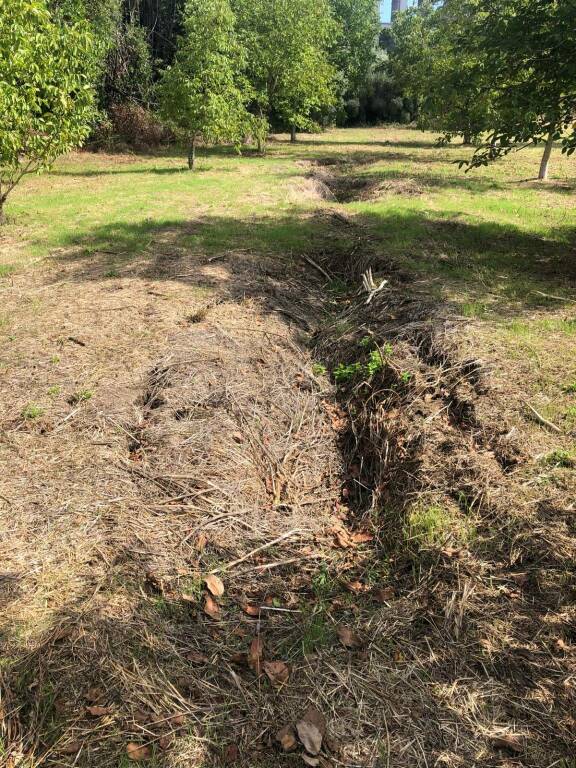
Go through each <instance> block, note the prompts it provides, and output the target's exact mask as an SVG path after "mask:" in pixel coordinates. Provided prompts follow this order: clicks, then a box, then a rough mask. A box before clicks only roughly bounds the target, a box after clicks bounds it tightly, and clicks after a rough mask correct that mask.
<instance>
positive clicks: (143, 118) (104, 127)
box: [90, 102, 174, 151]
mask: <svg viewBox="0 0 576 768" xmlns="http://www.w3.org/2000/svg"><path fill="white" fill-rule="evenodd" d="M173 139H174V136H173V134H172V132H171V131H170V130H169V129H168V128H166V126H165V125H164V124H163V123H162V122H160V120H159V119H158V118H157V117H156V116H155V115H154V114H153V113H152V112H151V111H150V110H148V109H145V108H144V107H141V106H140V105H139V104H134V103H130V102H127V103H125V104H113V105H112V106H111V107H110V108H109V110H108V114H107V115H105V116H104V117H103V118H102V119H101V121H100V122H99V124H98V126H97V127H96V129H95V130H94V132H93V134H92V138H91V140H90V146H91V147H92V148H94V149H107V150H114V149H121V148H123V147H130V148H132V149H135V150H138V151H140V150H146V149H157V148H158V147H160V146H162V145H165V144H168V143H170V142H171V141H173Z"/></svg>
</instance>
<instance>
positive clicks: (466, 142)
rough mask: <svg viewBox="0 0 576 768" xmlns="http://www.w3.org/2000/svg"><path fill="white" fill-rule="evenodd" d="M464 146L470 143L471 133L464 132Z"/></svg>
mask: <svg viewBox="0 0 576 768" xmlns="http://www.w3.org/2000/svg"><path fill="white" fill-rule="evenodd" d="M462 143H463V144H464V146H465V147H469V146H470V145H471V144H472V134H471V133H465V134H464V136H463V141H462Z"/></svg>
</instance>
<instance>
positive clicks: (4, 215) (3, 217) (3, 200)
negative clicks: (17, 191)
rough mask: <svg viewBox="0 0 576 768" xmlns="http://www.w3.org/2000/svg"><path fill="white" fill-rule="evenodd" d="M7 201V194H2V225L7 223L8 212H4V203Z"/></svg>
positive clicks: (0, 216)
mask: <svg viewBox="0 0 576 768" xmlns="http://www.w3.org/2000/svg"><path fill="white" fill-rule="evenodd" d="M5 202H6V195H0V226H2V224H6V214H5V213H4V203H5Z"/></svg>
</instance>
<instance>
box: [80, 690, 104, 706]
mask: <svg viewBox="0 0 576 768" xmlns="http://www.w3.org/2000/svg"><path fill="white" fill-rule="evenodd" d="M84 696H85V698H86V700H87V701H92V702H94V701H99V700H100V699H101V698H102V697H103V696H104V691H103V690H102V688H97V687H96V686H95V687H94V688H89V689H88V690H87V691H86V693H85V694H84Z"/></svg>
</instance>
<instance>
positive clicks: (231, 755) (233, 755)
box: [222, 744, 240, 765]
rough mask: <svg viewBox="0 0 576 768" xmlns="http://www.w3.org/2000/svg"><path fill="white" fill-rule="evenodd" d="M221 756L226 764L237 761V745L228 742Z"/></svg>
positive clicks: (238, 751) (238, 752) (238, 754)
mask: <svg viewBox="0 0 576 768" xmlns="http://www.w3.org/2000/svg"><path fill="white" fill-rule="evenodd" d="M222 757H223V760H224V763H225V764H226V765H231V764H232V763H236V762H238V760H239V759H240V750H239V749H238V745H237V744H228V746H227V747H226V749H225V750H224V754H223V756H222Z"/></svg>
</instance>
